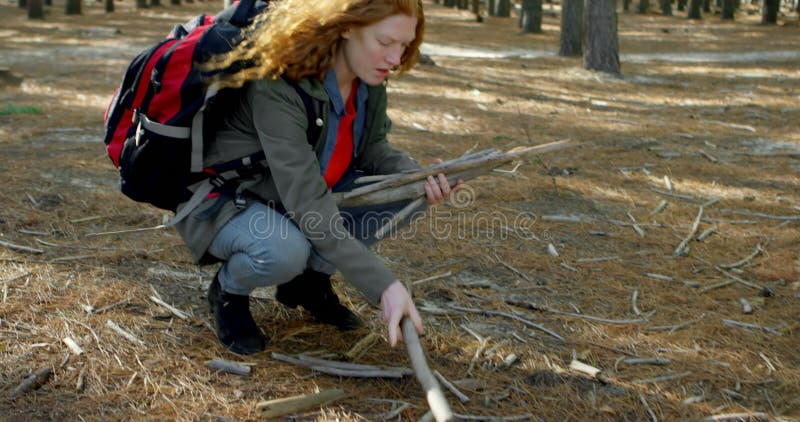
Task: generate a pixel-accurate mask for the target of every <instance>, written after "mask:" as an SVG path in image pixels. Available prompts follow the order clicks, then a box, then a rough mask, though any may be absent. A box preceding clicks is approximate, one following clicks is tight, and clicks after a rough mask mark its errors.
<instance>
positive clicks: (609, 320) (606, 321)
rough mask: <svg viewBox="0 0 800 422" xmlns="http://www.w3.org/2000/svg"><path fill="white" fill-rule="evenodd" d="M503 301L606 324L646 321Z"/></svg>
mask: <svg viewBox="0 0 800 422" xmlns="http://www.w3.org/2000/svg"><path fill="white" fill-rule="evenodd" d="M505 302H506V303H508V304H509V305H514V306H519V307H522V308H526V309H530V310H533V311H540V312H549V313H552V314H556V315H564V316H570V317H575V318H583V319H588V320H590V321H595V322H604V323H606V324H620V325H623V324H638V323H640V322H646V320H645V319H644V318H637V319H608V318H601V317H596V316H592V315H585V314H577V313H574V312H564V311H559V310H557V309H552V308H548V307H546V306H542V305H537V304H534V303H531V302H523V301H518V300H506V301H505Z"/></svg>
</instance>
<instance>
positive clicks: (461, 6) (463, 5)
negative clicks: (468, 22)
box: [458, 0, 469, 10]
mask: <svg viewBox="0 0 800 422" xmlns="http://www.w3.org/2000/svg"><path fill="white" fill-rule="evenodd" d="M467 9H469V0H458V10H467Z"/></svg>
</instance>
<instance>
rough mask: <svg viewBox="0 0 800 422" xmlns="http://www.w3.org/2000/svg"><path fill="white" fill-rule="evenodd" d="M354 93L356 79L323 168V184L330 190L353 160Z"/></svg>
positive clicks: (356, 89)
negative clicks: (330, 152)
mask: <svg viewBox="0 0 800 422" xmlns="http://www.w3.org/2000/svg"><path fill="white" fill-rule="evenodd" d="M356 91H358V78H356V79H355V80H354V81H353V87H352V88H351V89H350V98H348V99H347V104H345V106H344V116H342V118H341V119H340V120H339V130H338V132H337V134H336V145H334V147H333V153H332V154H331V158H330V160H328V166H327V167H326V168H325V176H324V177H325V183H327V184H328V187H329V188H332V187H333V186H334V185H335V184H336V182H338V181H339V179H341V178H342V176H343V175H344V173H345V172H346V171H347V168H348V167H350V161H351V160H352V159H353V121H354V120H355V119H356Z"/></svg>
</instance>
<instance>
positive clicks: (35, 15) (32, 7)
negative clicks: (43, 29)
mask: <svg viewBox="0 0 800 422" xmlns="http://www.w3.org/2000/svg"><path fill="white" fill-rule="evenodd" d="M28 19H44V7H43V6H42V0H28Z"/></svg>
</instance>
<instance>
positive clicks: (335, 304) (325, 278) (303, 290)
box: [275, 269, 363, 331]
mask: <svg viewBox="0 0 800 422" xmlns="http://www.w3.org/2000/svg"><path fill="white" fill-rule="evenodd" d="M275 299H277V300H278V302H280V303H282V304H284V305H286V306H288V307H290V308H296V307H297V306H298V305H299V306H302V307H303V308H305V310H307V311H308V312H309V313H310V314H311V316H313V317H314V319H315V320H317V321H319V322H322V323H325V324H330V325H333V326H335V327H336V328H338V329H339V330H341V331H347V330H352V329H354V328H357V327H360V326H362V325H363V323H362V322H361V319H359V318H358V316H356V314H354V313H353V312H352V311H351V310H349V309H347V308H346V307H345V306H344V305H342V304H341V303H340V302H339V297H338V296H336V293H334V292H333V288H331V276H329V275H327V274H324V273H320V272H317V271H314V270H311V269H307V270H306V271H305V272H304V273H303V274H301V275H299V276H297V277H295V278H293V279H292V280H291V281H289V282H288V283H284V284H281V285H279V286H278V289H277V291H276V292H275Z"/></svg>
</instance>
